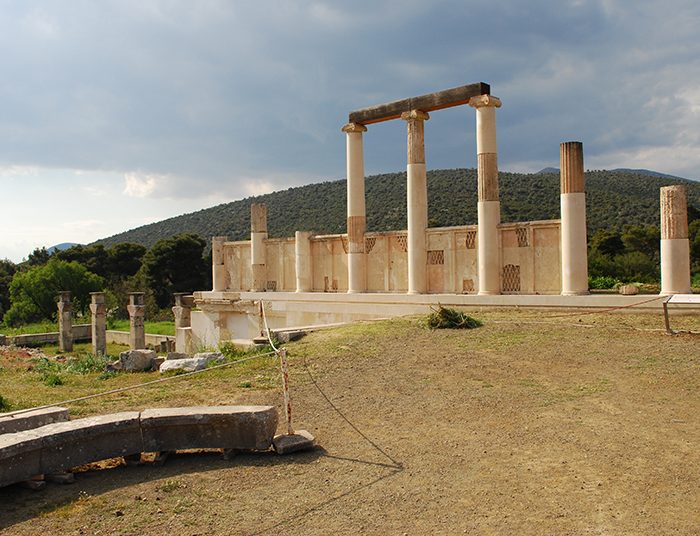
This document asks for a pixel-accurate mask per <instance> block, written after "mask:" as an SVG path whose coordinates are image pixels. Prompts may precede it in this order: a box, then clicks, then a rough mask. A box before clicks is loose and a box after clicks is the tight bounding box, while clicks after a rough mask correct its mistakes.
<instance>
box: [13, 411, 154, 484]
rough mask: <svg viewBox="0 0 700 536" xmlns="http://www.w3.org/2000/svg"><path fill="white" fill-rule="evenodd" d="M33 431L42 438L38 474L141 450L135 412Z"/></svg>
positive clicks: (88, 418) (137, 420) (137, 417)
mask: <svg viewBox="0 0 700 536" xmlns="http://www.w3.org/2000/svg"><path fill="white" fill-rule="evenodd" d="M34 432H35V433H38V434H40V435H41V438H42V456H41V471H39V473H59V472H61V471H66V470H68V469H70V468H72V467H76V466H78V465H84V464H86V463H92V462H96V461H100V460H105V459H107V458H116V457H117V456H127V455H130V454H138V453H140V452H142V451H143V442H142V440H141V429H140V427H139V412H138V411H126V412H122V413H113V414H111V415H101V416H97V417H86V418H84V419H76V420H73V421H68V422H62V423H56V424H48V425H46V426H42V427H41V428H37V429H36V430H35V431H34ZM0 437H1V436H0Z"/></svg>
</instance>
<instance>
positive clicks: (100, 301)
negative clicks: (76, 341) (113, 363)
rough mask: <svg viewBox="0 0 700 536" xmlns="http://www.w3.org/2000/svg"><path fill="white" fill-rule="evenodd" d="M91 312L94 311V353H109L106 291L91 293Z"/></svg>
mask: <svg viewBox="0 0 700 536" xmlns="http://www.w3.org/2000/svg"><path fill="white" fill-rule="evenodd" d="M90 298H91V299H90V312H91V313H92V354H93V355H105V354H106V353H107V305H106V304H105V293H104V292H91V293H90Z"/></svg>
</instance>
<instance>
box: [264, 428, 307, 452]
mask: <svg viewBox="0 0 700 536" xmlns="http://www.w3.org/2000/svg"><path fill="white" fill-rule="evenodd" d="M272 444H273V446H274V448H275V452H276V453H277V454H289V453H291V452H299V451H302V450H309V449H312V448H314V446H315V444H316V440H315V438H314V436H312V435H311V433H309V432H308V431H306V430H297V431H296V432H294V433H293V434H279V435H276V436H275V437H274V439H273V440H272Z"/></svg>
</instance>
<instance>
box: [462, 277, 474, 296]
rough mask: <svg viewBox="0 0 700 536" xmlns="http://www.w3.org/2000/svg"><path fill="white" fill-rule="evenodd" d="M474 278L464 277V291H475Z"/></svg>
mask: <svg viewBox="0 0 700 536" xmlns="http://www.w3.org/2000/svg"><path fill="white" fill-rule="evenodd" d="M475 290H476V288H474V280H473V279H462V292H464V293H469V292H474V291H475Z"/></svg>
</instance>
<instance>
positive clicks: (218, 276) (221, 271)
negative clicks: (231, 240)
mask: <svg viewBox="0 0 700 536" xmlns="http://www.w3.org/2000/svg"><path fill="white" fill-rule="evenodd" d="M226 240H228V237H227V236H214V237H212V239H211V280H212V290H214V291H223V290H226V268H225V267H224V242H226Z"/></svg>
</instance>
